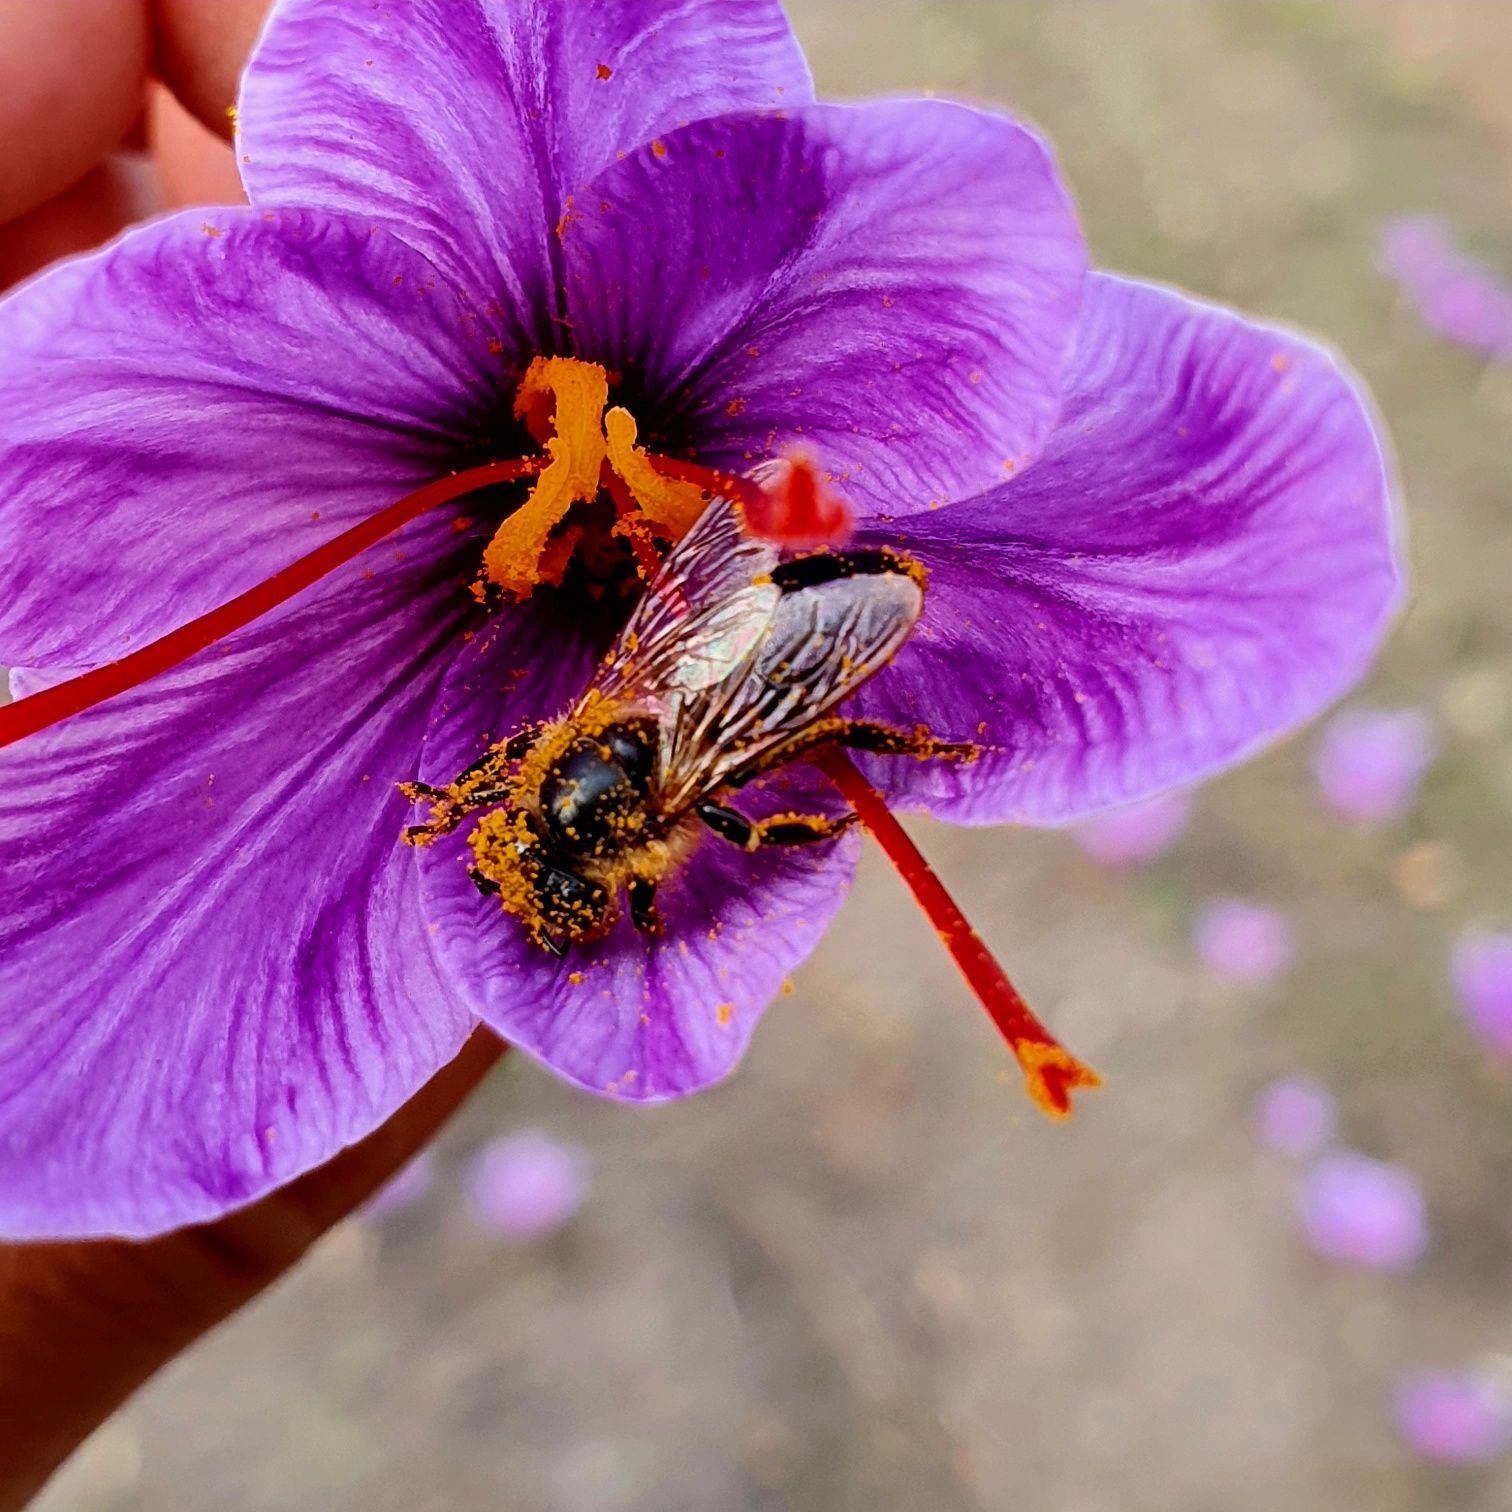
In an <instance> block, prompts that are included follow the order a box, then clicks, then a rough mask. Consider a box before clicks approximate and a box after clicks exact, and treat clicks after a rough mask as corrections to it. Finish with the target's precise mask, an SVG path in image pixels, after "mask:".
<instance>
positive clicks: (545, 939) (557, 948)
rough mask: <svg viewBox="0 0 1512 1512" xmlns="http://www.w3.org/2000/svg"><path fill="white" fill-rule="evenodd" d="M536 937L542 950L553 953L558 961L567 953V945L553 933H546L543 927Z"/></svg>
mask: <svg viewBox="0 0 1512 1512" xmlns="http://www.w3.org/2000/svg"><path fill="white" fill-rule="evenodd" d="M536 939H537V940H538V941H539V942H540V945H541V948H542V949H543V950H545V951H546V952H547V953H548V954H549V955H554V956H555V957H556V958H557V960H559V961H560V960H561V959H562V957H563V956H565V955H566V954H567V947H566V946H565V945H564V944H563V943H562V942H561V941H560V940H559V939H557V938H556V937H555V936H554V935H549V934H547V933H546V931H545V930H544V929H543V930H542V931H541V932H540V933H539V934H538V935H537V936H536Z"/></svg>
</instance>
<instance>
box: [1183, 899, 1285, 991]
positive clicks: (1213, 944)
mask: <svg viewBox="0 0 1512 1512" xmlns="http://www.w3.org/2000/svg"><path fill="white" fill-rule="evenodd" d="M1192 934H1193V938H1194V939H1195V941H1196V944H1197V953H1198V954H1199V955H1200V956H1201V957H1202V959H1203V961H1204V962H1205V963H1206V965H1207V966H1208V967H1209V969H1210V970H1212V971H1215V972H1217V973H1218V975H1219V976H1221V977H1227V978H1228V980H1229V981H1231V982H1243V983H1246V984H1249V985H1254V984H1256V983H1260V982H1267V981H1269V980H1270V979H1271V978H1272V977H1273V976H1276V975H1278V974H1279V973H1280V972H1282V971H1285V970H1286V968H1287V967H1288V966H1289V965H1291V959H1292V934H1291V925H1289V924H1288V923H1287V922H1286V918H1285V916H1284V915H1283V914H1280V913H1277V912H1276V910H1275V909H1274V908H1261V907H1259V906H1258V905H1257V904H1254V903H1245V902H1244V901H1242V900H1241V899H1239V898H1218V899H1215V900H1214V901H1213V902H1211V903H1206V904H1204V905H1203V906H1202V908H1200V909H1199V910H1198V912H1197V917H1196V919H1195V921H1194V922H1193V926H1192Z"/></svg>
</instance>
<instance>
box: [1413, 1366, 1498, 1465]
mask: <svg viewBox="0 0 1512 1512" xmlns="http://www.w3.org/2000/svg"><path fill="white" fill-rule="evenodd" d="M1396 1419H1397V1427H1398V1429H1399V1430H1400V1431H1401V1435H1402V1437H1403V1439H1404V1440H1406V1442H1407V1444H1408V1446H1409V1447H1410V1448H1411V1449H1412V1450H1413V1451H1414V1452H1415V1453H1417V1454H1420V1455H1421V1456H1422V1457H1423V1458H1424V1459H1428V1460H1433V1461H1435V1462H1437V1463H1438V1464H1441V1465H1483V1464H1485V1463H1486V1462H1487V1461H1488V1460H1493V1459H1495V1458H1496V1457H1497V1455H1499V1454H1500V1453H1501V1452H1502V1451H1503V1450H1504V1449H1505V1448H1506V1447H1507V1445H1508V1443H1509V1442H1512V1399H1509V1397H1508V1394H1507V1392H1506V1391H1505V1390H1504V1389H1503V1387H1502V1386H1501V1385H1500V1384H1499V1383H1498V1382H1496V1381H1493V1380H1490V1379H1487V1378H1486V1377H1485V1376H1482V1375H1479V1374H1476V1373H1474V1372H1462V1373H1452V1372H1449V1371H1443V1370H1415V1371H1412V1372H1410V1373H1409V1374H1407V1375H1405V1376H1403V1377H1402V1379H1401V1380H1400V1381H1399V1382H1398V1383H1397V1390H1396Z"/></svg>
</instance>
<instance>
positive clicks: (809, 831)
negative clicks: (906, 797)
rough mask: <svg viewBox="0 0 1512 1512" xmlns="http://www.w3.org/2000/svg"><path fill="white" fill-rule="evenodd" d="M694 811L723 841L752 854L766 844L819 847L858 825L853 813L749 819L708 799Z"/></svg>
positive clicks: (777, 815) (788, 815)
mask: <svg viewBox="0 0 1512 1512" xmlns="http://www.w3.org/2000/svg"><path fill="white" fill-rule="evenodd" d="M694 812H695V813H696V814H697V815H698V817H699V818H700V819H702V820H703V822H704V823H705V824H707V825H708V826H709V828H710V829H711V830H713V831H714V833H715V834H716V835H718V836H719V837H720V838H721V839H724V840H728V841H729V842H730V843H731V844H732V845H738V846H739V847H740V848H741V849H742V850H748V851H753V850H756V849H757V848H758V847H760V846H763V845H816V844H818V842H819V841H821V840H830V839H833V838H834V837H835V836H836V835H839V834H842V833H843V832H844V831H845V830H847V829H849V828H850V826H851V825H852V824H854V823H855V822H856V816H855V815H854V814H841V815H839V816H837V817H836V818H833V819H832V818H830V817H829V816H828V815H826V814H773V815H772V816H771V817H770V818H767V819H747V818H746V816H745V815H744V814H740V813H737V812H736V811H735V810H734V809H732V808H726V807H725V806H724V804H722V803H715V802H713V801H712V800H705V801H704V802H703V803H700V804H699V805H698V806H697V808H696V809H695V810H694Z"/></svg>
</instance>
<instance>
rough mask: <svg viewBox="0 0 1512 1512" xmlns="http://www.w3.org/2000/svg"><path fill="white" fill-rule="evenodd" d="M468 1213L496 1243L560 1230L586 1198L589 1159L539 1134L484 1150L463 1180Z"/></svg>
mask: <svg viewBox="0 0 1512 1512" xmlns="http://www.w3.org/2000/svg"><path fill="white" fill-rule="evenodd" d="M464 1181H465V1188H466V1191H467V1201H468V1207H469V1208H470V1209H471V1211H472V1215H473V1217H474V1219H476V1221H477V1222H478V1224H479V1225H480V1226H481V1227H482V1228H484V1229H485V1230H487V1232H488V1233H490V1234H492V1235H494V1237H495V1238H498V1239H507V1240H510V1241H512V1242H515V1243H521V1242H524V1241H525V1240H528V1239H539V1238H542V1237H544V1236H545V1235H547V1234H550V1233H552V1232H553V1231H554V1230H556V1229H559V1228H561V1226H562V1225H563V1224H564V1223H566V1222H567V1221H568V1220H569V1219H570V1218H572V1216H573V1215H574V1214H575V1213H576V1212H577V1210H578V1209H579V1208H580V1207H582V1205H583V1199H584V1198H585V1197H586V1196H587V1195H588V1158H587V1156H586V1155H585V1154H584V1152H583V1151H582V1150H580V1149H579V1148H578V1147H577V1146H576V1145H572V1144H567V1143H565V1142H563V1141H562V1140H560V1139H553V1138H552V1137H551V1135H549V1134H545V1133H541V1132H540V1131H538V1130H534V1129H529V1130H525V1131H522V1132H521V1133H519V1134H510V1135H507V1136H506V1137H504V1138H502V1139H495V1140H492V1141H490V1142H489V1143H488V1144H486V1145H484V1146H483V1147H482V1149H480V1150H479V1151H478V1152H477V1153H476V1154H475V1155H474V1156H473V1158H472V1160H471V1162H470V1163H469V1165H468V1168H467V1174H466V1177H465V1178H464Z"/></svg>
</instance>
